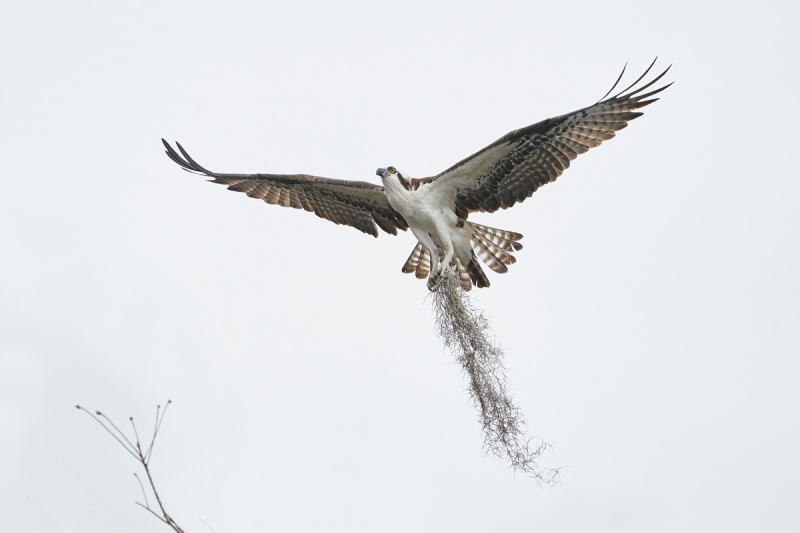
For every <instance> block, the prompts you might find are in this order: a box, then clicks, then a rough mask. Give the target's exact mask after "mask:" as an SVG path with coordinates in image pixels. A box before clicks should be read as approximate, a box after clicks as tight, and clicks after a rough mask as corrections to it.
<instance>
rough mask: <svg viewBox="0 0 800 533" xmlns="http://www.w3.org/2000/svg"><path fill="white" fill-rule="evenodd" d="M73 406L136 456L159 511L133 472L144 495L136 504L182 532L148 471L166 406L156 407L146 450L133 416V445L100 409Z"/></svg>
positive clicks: (177, 532)
mask: <svg viewBox="0 0 800 533" xmlns="http://www.w3.org/2000/svg"><path fill="white" fill-rule="evenodd" d="M170 403H172V402H171V400H170V401H168V402H167V405H169V404H170ZM75 407H76V408H77V409H79V410H81V411H83V412H85V413H86V414H88V415H89V416H91V417H92V418H94V419H95V421H96V422H97V423H98V424H100V425H101V426H102V427H103V429H105V430H106V431H107V432H108V433H109V434H110V435H111V436H112V437H114V440H116V441H117V442H118V443H120V445H122V447H123V448H125V451H126V452H128V453H129V454H131V455H133V457H134V458H136V460H137V461H138V462H139V464H141V465H142V468H144V472H145V474H147V481H148V483H149V485H150V490H151V491H152V492H153V496H155V498H156V502H157V503H158V510H159V511H161V512H160V513H158V512H157V511H156V510H154V509H153V508H152V507H150V502H149V501H148V498H147V491H146V490H145V488H144V484H143V483H142V480H141V478H139V475H138V474H135V473H134V474H133V475H134V477H135V478H136V481H137V482H138V483H139V487H140V488H141V489H142V496H143V497H144V503H140V502H136V505H138V506H140V507H142V508H144V509H146V510H147V511H149V512H150V513H151V514H152V515H153V516H155V517H156V518H158V519H159V520H161V521H162V522H164V523H165V524H167V525H168V526H169V527H171V528H172V529H173V531H175V532H176V533H184V531H183V529H181V527H180V526H179V525H178V524H177V523H176V522H175V520H173V518H172V517H171V516H170V515H169V513H167V510H166V508H165V507H164V503H163V502H162V501H161V496H160V495H159V494H158V490H157V489H156V484H155V482H154V481H153V475H152V474H151V472H150V455H151V454H152V452H153V447H154V445H155V442H156V436H157V435H158V431H159V430H160V429H161V423H162V422H163V421H164V415H165V414H166V411H167V409H166V407H165V408H164V410H163V411H161V406H158V408H157V409H156V420H155V425H154V429H153V438H152V439H151V441H150V445H149V446H148V448H147V451H146V452H143V451H142V445H141V441H140V440H139V432H138V430H137V429H136V423H135V422H134V420H133V417H130V418H129V420H130V422H131V427H132V428H133V435H134V437H135V439H136V444H135V445H134V444H133V442H131V440H130V439H129V438H128V437H127V436H126V435H125V434H124V433H123V432H122V431H120V429H119V428H118V427H117V426H116V424H114V422H112V421H111V419H109V418H108V417H107V416H106V415H104V414H103V413H101V412H100V411H96V415H95V414H93V413H91V412H90V411H88V410H86V409H84V408H83V407H81V406H80V405H76V406H75ZM159 415H160V416H159Z"/></svg>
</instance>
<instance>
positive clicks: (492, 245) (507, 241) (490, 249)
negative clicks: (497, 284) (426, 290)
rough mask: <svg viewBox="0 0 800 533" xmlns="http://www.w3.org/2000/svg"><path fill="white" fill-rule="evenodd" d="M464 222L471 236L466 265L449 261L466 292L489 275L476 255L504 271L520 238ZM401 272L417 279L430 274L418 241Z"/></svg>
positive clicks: (513, 260) (483, 283) (427, 257)
mask: <svg viewBox="0 0 800 533" xmlns="http://www.w3.org/2000/svg"><path fill="white" fill-rule="evenodd" d="M467 224H468V226H469V229H470V234H471V235H472V238H471V239H470V244H471V245H472V257H471V258H470V261H469V264H467V265H466V266H465V265H462V264H461V261H459V260H458V259H454V260H453V263H454V265H455V267H456V268H457V269H458V274H459V276H460V278H461V285H462V287H463V288H464V290H466V291H468V290H470V289H471V288H472V285H473V284H474V285H475V286H476V287H478V288H483V287H488V286H489V285H490V284H489V278H487V277H486V273H484V271H483V269H482V268H481V265H480V263H479V262H478V257H480V258H481V260H482V261H483V262H484V263H486V264H487V265H488V266H489V268H491V269H492V270H494V271H495V272H497V273H499V274H502V273H504V272H508V265H512V264H514V263H516V261H517V259H516V258H515V257H514V256H513V255H512V254H513V252H516V251H517V250H521V249H522V244H521V243H519V242H517V241H519V240H520V239H522V235H521V234H519V233H514V232H513V231H506V230H502V229H496V228H490V227H488V226H482V225H480V224H474V223H472V222H467ZM476 254H477V255H476ZM403 272H405V273H406V274H410V273H411V272H413V273H414V275H415V276H416V277H417V278H418V279H425V278H427V277H428V276H429V275H430V272H431V254H430V252H429V251H428V249H427V248H425V247H424V246H423V245H422V243H419V242H418V243H417V245H416V246H415V247H414V249H413V250H412V251H411V255H410V256H408V260H406V263H405V264H404V265H403Z"/></svg>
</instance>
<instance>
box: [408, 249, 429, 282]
mask: <svg viewBox="0 0 800 533" xmlns="http://www.w3.org/2000/svg"><path fill="white" fill-rule="evenodd" d="M402 270H403V272H404V273H406V274H410V273H412V272H413V273H414V275H415V276H416V277H417V279H425V278H427V277H428V274H430V272H431V253H430V252H429V251H428V249H427V248H425V247H424V246H423V245H422V243H420V242H418V243H417V245H416V246H415V247H414V249H413V250H411V255H409V256H408V259H407V260H406V263H405V264H404V265H403V269H402Z"/></svg>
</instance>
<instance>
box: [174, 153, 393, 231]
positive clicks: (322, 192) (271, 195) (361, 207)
mask: <svg viewBox="0 0 800 533" xmlns="http://www.w3.org/2000/svg"><path fill="white" fill-rule="evenodd" d="M161 142H163V143H164V147H165V148H166V151H167V155H168V156H169V158H170V159H172V160H173V161H175V162H176V163H177V164H178V165H180V166H181V167H182V168H183V169H184V170H186V171H188V172H193V173H195V174H202V175H204V176H208V177H210V178H213V179H212V180H209V181H213V182H214V183H220V184H222V185H227V186H228V189H229V190H231V191H238V192H243V193H245V194H246V195H247V196H249V197H251V198H258V199H259V200H264V201H265V202H267V203H268V204H275V205H280V206H283V207H294V208H296V209H305V210H306V211H311V212H312V213H314V214H315V215H317V216H318V217H320V218H325V219H327V220H330V221H331V222H334V223H336V224H344V225H346V226H352V227H354V228H356V229H358V230H361V231H363V232H364V233H369V234H370V235H373V236H375V237H377V236H378V230H377V228H376V225H377V227H379V228H381V229H382V230H383V231H385V232H386V233H390V234H392V235H397V230H398V229H401V230H406V229H407V228H408V223H407V222H406V221H405V219H404V218H403V216H402V215H401V214H400V213H398V212H397V211H395V210H394V209H393V208H392V206H390V205H389V201H388V200H387V199H386V194H384V192H383V187H381V186H380V185H375V184H372V183H368V182H365V181H344V180H333V179H328V178H319V177H316V176H308V175H305V174H219V173H217V172H211V171H210V170H206V169H205V168H203V167H201V166H200V165H199V164H198V163H197V162H196V161H195V160H194V159H192V158H191V156H190V155H189V154H188V153H186V150H184V149H183V147H182V146H181V145H180V143H177V142H176V143H175V145H176V146H177V147H178V150H179V151H180V154H179V153H178V152H176V151H175V149H174V148H172V146H170V145H169V143H168V142H167V141H165V140H164V139H161Z"/></svg>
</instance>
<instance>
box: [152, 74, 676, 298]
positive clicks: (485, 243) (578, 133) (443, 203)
mask: <svg viewBox="0 0 800 533" xmlns="http://www.w3.org/2000/svg"><path fill="white" fill-rule="evenodd" d="M653 65H655V61H653V63H651V64H650V66H649V67H648V68H647V70H646V71H645V72H644V74H642V75H641V76H640V77H639V78H638V79H637V80H636V81H635V82H633V83H632V84H631V85H630V86H628V87H627V88H626V89H624V90H622V91H621V92H619V93H617V94H616V95H614V96H611V97H608V95H609V94H611V92H612V91H613V90H614V89H615V88H616V87H617V85H618V84H619V82H620V80H621V79H622V76H623V74H624V73H625V69H624V68H623V69H622V73H621V74H620V75H619V77H618V78H617V81H616V82H615V83H614V85H613V86H612V87H611V90H609V91H608V92H607V93H606V94H605V95H604V96H603V98H601V99H600V101H598V102H597V103H596V104H594V105H591V106H589V107H585V108H583V109H579V110H577V111H573V112H572V113H568V114H566V115H559V116H557V117H553V118H549V119H547V120H543V121H541V122H538V123H536V124H533V125H531V126H527V127H525V128H522V129H519V130H515V131H512V132H510V133H508V134H506V135H504V136H503V137H501V138H500V139H498V140H497V141H495V142H494V143H492V144H490V145H489V146H487V147H486V148H484V149H482V150H480V151H479V152H476V153H475V154H473V155H471V156H469V157H467V158H466V159H464V160H462V161H460V162H458V163H456V164H455V165H453V166H452V167H450V168H448V169H447V170H445V171H444V172H442V173H441V174H438V175H436V176H432V177H428V178H423V179H414V178H411V177H409V176H407V175H405V174H403V173H402V172H400V171H399V170H397V169H396V168H395V167H393V166H389V167H386V168H379V169H378V170H377V175H378V176H380V178H381V181H382V182H383V186H380V185H375V184H373V183H368V182H363V181H345V180H335V179H329V178H321V177H317V176H309V175H306V174H220V173H217V172H211V171H209V170H207V169H205V168H203V167H202V166H200V165H199V164H198V163H197V162H196V161H195V160H194V159H192V157H191V156H189V154H188V153H187V152H186V150H184V149H183V147H182V146H181V145H180V144H179V143H175V144H176V145H177V147H178V150H179V151H180V154H179V153H178V152H176V151H175V149H173V148H172V146H170V145H169V143H167V141H165V140H164V139H161V141H162V142H163V143H164V146H165V148H166V153H167V155H168V156H169V157H170V159H172V160H173V161H174V162H175V163H177V164H178V165H180V166H181V167H182V168H183V169H184V170H187V171H189V172H193V173H197V174H201V175H204V176H208V177H210V178H213V179H212V180H210V181H212V182H214V183H220V184H223V185H227V186H228V189H230V190H232V191H239V192H243V193H245V194H247V195H248V196H250V197H251V198H258V199H260V200H264V201H265V202H267V203H268V204H276V205H281V206H284V207H294V208H296V209H305V210H306V211H311V212H313V213H314V214H315V215H317V216H318V217H321V218H325V219H328V220H330V221H331V222H334V223H336V224H345V225H348V226H352V227H354V228H356V229H358V230H361V231H363V232H364V233H368V234H370V235H373V236H375V237H377V236H378V228H380V229H381V230H383V231H385V232H386V233H390V234H392V235H397V230H398V229H400V230H406V229H408V228H410V229H411V232H412V233H413V234H414V236H415V237H416V238H417V241H418V242H417V244H416V246H415V247H414V250H413V251H412V252H411V255H410V256H409V258H408V260H407V261H406V262H405V264H404V265H403V268H402V271H403V272H406V273H411V272H413V273H415V274H416V277H417V278H420V279H424V278H425V277H428V288H429V289H430V290H435V289H436V287H437V286H438V283H439V282H440V281H441V279H442V275H443V274H444V272H445V269H446V268H448V267H449V266H452V267H453V268H454V269H455V270H456V271H457V272H458V274H459V276H460V279H461V283H462V286H463V288H464V289H465V290H469V289H470V288H471V286H472V284H475V285H476V286H478V287H488V286H489V279H488V278H487V277H486V274H485V273H484V271H483V269H482V268H481V266H480V263H479V262H478V259H477V258H478V257H480V258H481V259H482V260H483V262H484V263H486V264H487V265H488V266H489V268H491V269H492V270H494V271H495V272H498V273H503V272H507V271H508V265H510V264H513V263H514V262H515V261H516V258H515V257H514V255H513V252H514V251H517V250H520V249H521V248H522V244H520V243H519V240H520V239H522V235H520V234H519V233H514V232H512V231H505V230H500V229H496V228H490V227H488V226H483V225H480V224H475V223H473V222H468V221H467V218H468V216H469V214H470V213H473V212H475V211H484V212H489V213H491V212H494V211H497V210H498V209H506V208H508V207H511V206H513V205H514V204H516V203H517V202H522V201H523V200H525V199H526V198H528V197H529V196H531V195H532V194H533V193H534V191H536V189H538V188H539V187H540V186H542V185H544V184H546V183H550V182H551V181H555V179H556V178H557V177H558V176H560V175H561V173H562V172H564V170H565V169H566V168H567V167H569V164H570V161H572V160H573V159H575V158H576V157H578V154H582V153H584V152H586V151H587V150H589V148H593V147H595V146H599V145H600V144H601V143H602V142H603V141H607V140H609V139H611V138H612V137H614V135H615V132H616V131H618V130H621V129H622V128H624V127H626V126H627V125H628V122H629V121H631V120H633V119H635V118H637V117H639V116H640V115H642V113H641V112H639V111H636V110H637V109H639V108H642V107H644V106H646V105H649V104H651V103H653V102H655V101H656V100H658V98H652V97H653V96H654V95H655V94H658V93H660V92H661V91H663V90H664V89H666V88H667V87H669V86H670V85H672V84H671V83H670V84H667V85H664V86H662V87H659V88H657V89H653V90H650V92H644V91H645V90H647V89H649V88H650V87H652V86H653V85H654V84H655V83H656V82H658V81H659V80H660V79H661V78H662V77H663V76H664V75H665V74H666V73H667V72H668V71H669V68H670V67H667V69H666V70H664V71H663V72H662V73H661V74H659V75H658V76H657V77H655V79H653V80H651V81H650V82H648V83H645V84H643V85H639V83H640V82H641V81H642V80H643V79H644V78H645V76H647V74H648V73H649V72H650V70H651V69H652V68H653Z"/></svg>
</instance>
